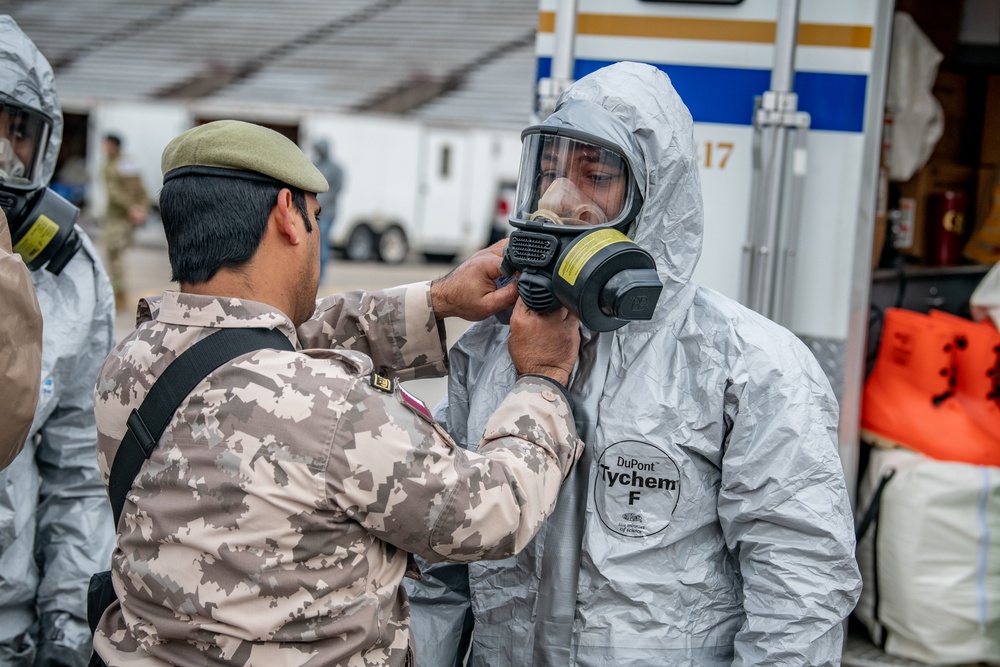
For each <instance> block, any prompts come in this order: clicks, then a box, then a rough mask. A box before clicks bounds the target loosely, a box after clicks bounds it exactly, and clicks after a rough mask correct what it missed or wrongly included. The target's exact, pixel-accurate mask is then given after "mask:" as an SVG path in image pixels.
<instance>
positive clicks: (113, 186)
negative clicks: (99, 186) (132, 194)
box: [103, 164, 131, 215]
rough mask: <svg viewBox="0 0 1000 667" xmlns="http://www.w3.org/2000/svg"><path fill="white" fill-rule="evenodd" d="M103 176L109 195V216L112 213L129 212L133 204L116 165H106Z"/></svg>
mask: <svg viewBox="0 0 1000 667" xmlns="http://www.w3.org/2000/svg"><path fill="white" fill-rule="evenodd" d="M103 174H104V188H105V190H107V194H108V213H109V215H110V214H111V213H112V212H115V214H116V215H117V214H120V212H121V211H125V210H127V209H128V207H129V204H130V203H131V202H130V200H129V196H128V192H127V191H126V189H125V184H124V183H123V182H122V179H121V177H120V176H119V175H118V170H117V168H116V167H115V165H114V164H105V165H104V169H103Z"/></svg>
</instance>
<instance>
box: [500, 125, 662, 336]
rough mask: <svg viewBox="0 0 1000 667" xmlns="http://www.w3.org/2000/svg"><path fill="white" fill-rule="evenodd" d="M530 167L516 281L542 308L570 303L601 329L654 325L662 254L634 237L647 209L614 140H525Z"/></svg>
mask: <svg viewBox="0 0 1000 667" xmlns="http://www.w3.org/2000/svg"><path fill="white" fill-rule="evenodd" d="M521 139H522V142H523V147H522V151H521V170H520V176H519V181H518V185H517V201H516V204H515V209H514V211H513V214H512V215H511V218H510V223H511V224H512V225H513V226H514V227H516V228H517V229H516V230H515V231H513V232H511V234H510V241H509V243H508V244H507V246H506V247H505V248H504V256H503V264H502V268H503V270H504V273H505V274H506V275H508V276H509V275H513V273H514V272H516V271H520V277H519V278H518V285H517V288H518V294H519V295H520V297H521V300H522V301H524V304H525V305H526V306H527V307H528V308H530V309H532V310H535V311H537V312H542V313H544V312H549V311H552V310H555V309H557V308H559V306H560V305H563V306H565V307H566V308H568V309H569V310H570V311H571V312H573V313H574V314H575V315H577V316H578V317H579V318H580V321H581V322H582V323H583V325H584V326H586V327H587V328H589V329H592V330H594V331H612V330H614V329H618V328H619V327H622V326H624V325H625V324H627V323H628V322H629V321H630V320H648V319H650V318H651V317H652V316H653V309H654V307H655V306H656V300H657V299H658V298H659V296H660V291H661V290H662V289H663V286H662V285H661V283H660V279H659V276H657V274H656V263H655V262H654V261H653V258H652V256H651V255H650V254H649V253H648V252H646V251H645V250H643V249H642V248H640V247H639V246H637V245H636V244H635V243H633V242H632V241H631V240H630V239H629V238H628V236H626V235H625V233H624V232H626V231H627V230H628V228H629V226H630V225H631V224H632V223H633V222H634V220H635V218H636V216H637V215H638V213H639V209H640V208H641V207H642V196H641V195H640V193H639V188H638V185H637V184H636V182H635V178H634V177H633V176H632V173H631V170H630V169H629V166H628V160H627V159H626V158H625V156H624V155H623V154H622V152H621V150H620V149H619V148H618V147H616V146H614V145H613V144H611V143H609V142H606V141H603V140H601V139H599V138H597V137H594V136H592V135H589V134H586V133H583V132H579V131H576V130H572V129H569V128H565V127H549V126H542V125H538V126H534V127H529V128H528V129H526V130H525V131H524V132H523V133H522V134H521Z"/></svg>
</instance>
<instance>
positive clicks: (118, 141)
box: [104, 133, 122, 148]
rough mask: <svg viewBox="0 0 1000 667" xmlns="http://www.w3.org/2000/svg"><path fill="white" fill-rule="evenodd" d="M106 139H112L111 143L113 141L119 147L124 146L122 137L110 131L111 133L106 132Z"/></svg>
mask: <svg viewBox="0 0 1000 667" xmlns="http://www.w3.org/2000/svg"><path fill="white" fill-rule="evenodd" d="M104 140H105V141H110V142H111V143H113V144H114V145H115V146H117V147H118V148H121V147H122V138H121V137H119V136H118V135H117V134H110V133H109V134H105V135H104Z"/></svg>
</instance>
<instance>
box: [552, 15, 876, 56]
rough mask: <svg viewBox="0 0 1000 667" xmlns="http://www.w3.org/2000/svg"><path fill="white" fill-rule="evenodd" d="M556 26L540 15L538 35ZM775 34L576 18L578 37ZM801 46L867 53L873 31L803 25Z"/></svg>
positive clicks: (745, 37) (759, 37) (739, 27)
mask: <svg viewBox="0 0 1000 667" xmlns="http://www.w3.org/2000/svg"><path fill="white" fill-rule="evenodd" d="M555 25H556V15H555V12H539V14H538V32H540V33H551V32H554V31H555ZM776 31H777V24H776V23H775V22H774V21H726V20H720V19H689V18H679V17H672V16H622V15H615V14H579V15H578V16H577V18H576V32H577V34H578V35H598V36H607V37H653V38H660V39H694V40H700V41H711V42H748V43H756V44H773V43H774V38H775V33H776ZM798 44H799V46H827V47H839V48H849V49H868V48H871V44H872V28H871V26H866V25H838V24H832V23H801V24H799V36H798Z"/></svg>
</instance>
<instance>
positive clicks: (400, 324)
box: [296, 282, 448, 381]
mask: <svg viewBox="0 0 1000 667" xmlns="http://www.w3.org/2000/svg"><path fill="white" fill-rule="evenodd" d="M296 333H297V334H298V337H299V342H300V343H301V345H302V348H303V349H308V348H319V349H332V348H339V349H346V350H354V351H357V352H363V353H365V354H366V355H368V356H369V357H371V359H372V362H373V364H374V366H375V368H377V369H383V368H384V369H385V371H386V372H387V373H388V374H390V375H392V376H393V377H396V378H398V379H400V380H404V381H405V380H414V379H419V378H427V377H440V376H442V375H444V374H445V373H447V372H448V356H447V351H446V350H447V348H446V344H447V343H446V338H445V331H444V323H443V322H440V321H439V320H437V319H436V318H435V317H434V311H433V310H432V308H431V290H430V283H429V282H424V283H413V284H411V285H403V286H401V287H394V288H392V289H388V290H382V291H379V292H365V291H362V290H358V291H354V292H346V293H343V294H334V295H333V296H328V297H326V298H325V299H321V300H320V301H319V302H318V303H317V306H316V312H315V313H313V316H312V317H311V318H310V319H309V320H308V321H307V322H305V323H304V324H302V325H301V326H300V327H299V328H298V330H297V332H296Z"/></svg>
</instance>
